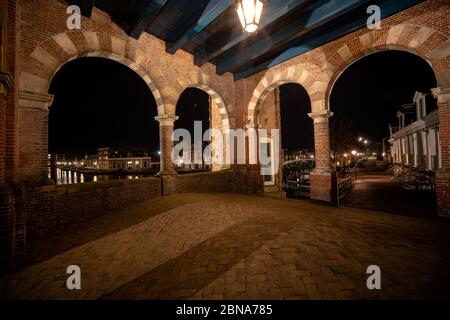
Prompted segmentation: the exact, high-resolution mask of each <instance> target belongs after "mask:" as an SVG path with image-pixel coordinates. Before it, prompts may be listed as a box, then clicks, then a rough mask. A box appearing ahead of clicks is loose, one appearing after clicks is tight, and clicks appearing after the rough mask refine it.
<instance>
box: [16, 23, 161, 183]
mask: <svg viewBox="0 0 450 320" xmlns="http://www.w3.org/2000/svg"><path fill="white" fill-rule="evenodd" d="M81 57H103V58H106V59H111V60H114V61H116V62H119V63H121V64H123V65H126V66H128V67H129V68H130V69H131V70H133V71H134V72H136V73H137V74H138V75H139V76H140V77H141V78H142V79H143V80H144V81H145V83H146V84H147V86H148V88H149V89H150V91H151V92H152V94H153V97H154V98H155V101H156V105H157V108H158V110H157V111H158V115H164V114H165V104H164V101H163V96H162V95H161V93H160V90H159V86H158V85H157V84H156V83H155V81H154V79H156V78H157V77H156V76H155V77H153V76H152V71H151V70H150V71H149V69H150V67H149V66H151V61H150V59H149V58H147V57H146V54H145V53H144V52H143V51H141V50H140V49H138V48H136V47H135V46H134V45H133V42H132V40H130V41H125V40H123V39H120V38H118V37H115V36H112V35H110V34H106V33H99V32H90V31H70V32H63V33H59V34H56V35H54V36H52V37H51V38H49V39H47V40H45V41H43V42H41V43H40V44H39V45H38V46H37V47H35V48H34V50H33V51H32V53H31V54H30V55H29V57H28V58H27V62H26V64H25V65H24V66H23V69H22V70H21V72H20V80H19V94H18V121H19V129H18V140H19V142H18V147H19V148H18V149H19V170H18V180H22V181H29V182H31V183H42V182H44V183H46V182H47V161H48V110H49V106H50V105H51V104H52V102H53V96H52V95H50V94H48V90H49V86H50V83H51V80H52V79H53V77H54V75H55V74H56V73H57V72H58V70H59V69H60V68H61V67H62V66H63V65H65V64H66V63H68V62H70V61H72V60H74V59H77V58H81Z"/></svg>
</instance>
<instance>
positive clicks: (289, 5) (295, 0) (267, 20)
mask: <svg viewBox="0 0 450 320" xmlns="http://www.w3.org/2000/svg"><path fill="white" fill-rule="evenodd" d="M279 2H280V3H283V4H281V5H280V6H279V7H276V9H275V10H274V12H273V13H272V14H271V15H270V16H265V17H263V18H264V19H262V20H261V25H260V29H263V28H265V27H267V26H268V25H270V24H272V23H273V22H274V21H276V20H278V19H280V18H281V17H283V16H284V15H286V14H287V13H289V12H290V11H292V10H295V9H296V8H298V7H300V6H302V5H304V4H305V3H306V2H308V0H281V1H279ZM264 9H266V8H264ZM264 9H263V14H264ZM266 10H267V9H266ZM249 36H251V34H249V33H247V32H242V33H239V34H238V35H237V36H235V37H234V38H232V39H230V40H229V41H228V42H227V43H226V44H225V45H224V46H222V47H219V48H217V49H215V50H212V51H211V52H202V53H199V54H197V55H196V57H195V64H196V65H198V66H201V65H203V64H205V63H206V62H208V61H210V60H212V59H214V58H215V57H217V56H219V55H220V54H222V53H223V52H225V51H227V50H229V49H230V48H232V47H234V46H235V45H237V44H238V43H240V42H242V41H244V40H245V39H247V38H248V37H249Z"/></svg>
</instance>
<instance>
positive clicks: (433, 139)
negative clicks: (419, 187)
mask: <svg viewBox="0 0 450 320" xmlns="http://www.w3.org/2000/svg"><path fill="white" fill-rule="evenodd" d="M413 101H414V102H413V103H412V104H408V105H403V106H402V107H401V108H400V110H399V111H398V113H397V117H398V127H391V126H390V139H389V143H390V146H391V157H392V161H393V162H394V163H397V164H403V165H407V166H411V167H420V168H423V169H427V170H437V169H439V168H441V167H442V153H441V143H440V138H439V112H438V110H437V109H436V110H433V111H432V110H431V109H432V104H434V101H433V98H432V96H431V95H430V94H424V93H421V92H416V93H415V95H414V99H413Z"/></svg>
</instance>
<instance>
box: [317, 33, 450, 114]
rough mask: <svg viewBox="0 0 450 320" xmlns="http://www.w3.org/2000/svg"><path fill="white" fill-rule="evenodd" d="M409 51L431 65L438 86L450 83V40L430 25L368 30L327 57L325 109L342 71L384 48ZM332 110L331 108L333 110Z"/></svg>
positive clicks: (328, 107) (385, 49) (386, 49)
mask: <svg viewBox="0 0 450 320" xmlns="http://www.w3.org/2000/svg"><path fill="white" fill-rule="evenodd" d="M390 50H397V51H406V52H410V53H412V54H414V55H417V56H419V57H421V58H422V59H424V60H425V61H427V62H428V64H430V66H431V67H432V69H433V71H434V73H435V75H436V79H437V81H438V86H448V85H449V83H450V79H448V76H447V75H446V73H448V72H449V69H450V65H449V55H450V40H449V38H448V37H447V36H446V35H444V34H442V33H440V32H437V31H435V30H433V29H431V28H428V27H424V26H416V25H410V24H400V25H394V26H389V27H385V28H381V29H378V30H373V31H369V32H366V33H364V34H362V35H360V36H359V37H355V38H353V39H352V40H350V41H349V42H348V43H346V44H344V45H342V46H341V47H340V48H338V49H337V50H336V51H335V53H334V54H333V55H331V56H329V57H327V65H326V67H327V70H328V73H329V74H330V81H329V83H328V86H327V89H326V108H327V109H328V110H331V108H330V96H331V91H332V90H333V87H334V85H335V83H336V81H337V79H338V78H339V77H340V76H341V75H342V73H343V72H344V71H345V70H346V69H347V68H348V67H349V66H350V65H352V64H353V63H355V62H357V61H358V60H360V59H362V58H364V57H366V56H368V55H371V54H374V53H377V52H383V51H390ZM331 111H332V110H331Z"/></svg>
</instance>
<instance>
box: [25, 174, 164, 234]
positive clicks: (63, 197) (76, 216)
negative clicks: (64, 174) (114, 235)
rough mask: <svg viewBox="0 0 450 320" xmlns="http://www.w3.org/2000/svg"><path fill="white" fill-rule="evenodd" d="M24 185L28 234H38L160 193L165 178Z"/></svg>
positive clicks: (61, 228)
mask: <svg viewBox="0 0 450 320" xmlns="http://www.w3.org/2000/svg"><path fill="white" fill-rule="evenodd" d="M24 188H25V189H24V190H23V191H24V198H25V211H26V221H25V225H26V235H27V237H31V238H35V237H44V236H47V235H48V234H51V233H54V232H58V231H61V230H63V229H64V228H66V227H67V226H69V225H72V224H75V223H79V222H83V221H87V220H89V219H92V218H93V217H95V216H97V215H99V214H102V213H104V212H107V211H112V210H117V209H120V208H123V207H126V206H129V205H131V204H133V203H136V202H139V201H143V200H145V199H150V198H156V197H159V196H160V195H161V179H159V178H153V177H152V178H144V179H138V180H110V181H101V182H96V183H85V184H77V185H65V186H55V185H47V186H38V187H24ZM17 223H18V222H17Z"/></svg>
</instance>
